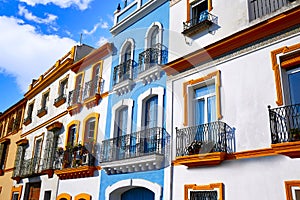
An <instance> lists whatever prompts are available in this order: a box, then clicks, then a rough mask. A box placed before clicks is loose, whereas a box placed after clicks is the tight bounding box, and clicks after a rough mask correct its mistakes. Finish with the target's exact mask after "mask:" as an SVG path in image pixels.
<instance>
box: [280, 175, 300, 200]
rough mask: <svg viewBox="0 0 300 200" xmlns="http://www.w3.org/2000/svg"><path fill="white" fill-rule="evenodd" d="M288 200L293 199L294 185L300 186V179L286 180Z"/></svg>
mask: <svg viewBox="0 0 300 200" xmlns="http://www.w3.org/2000/svg"><path fill="white" fill-rule="evenodd" d="M284 184H285V193H286V200H293V195H292V187H299V188H300V180H293V181H285V182H284Z"/></svg>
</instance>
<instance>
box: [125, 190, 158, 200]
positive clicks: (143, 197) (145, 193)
mask: <svg viewBox="0 0 300 200" xmlns="http://www.w3.org/2000/svg"><path fill="white" fill-rule="evenodd" d="M134 199H138V200H154V193H153V192H152V191H151V190H148V189H147V188H143V187H137V188H132V189H130V190H127V191H126V192H124V193H122V195H121V200H134Z"/></svg>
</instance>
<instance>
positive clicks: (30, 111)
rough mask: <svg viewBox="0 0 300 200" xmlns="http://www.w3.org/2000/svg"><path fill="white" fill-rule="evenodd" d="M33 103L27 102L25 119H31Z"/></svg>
mask: <svg viewBox="0 0 300 200" xmlns="http://www.w3.org/2000/svg"><path fill="white" fill-rule="evenodd" d="M33 106H34V103H31V104H29V106H28V110H27V119H32V111H33Z"/></svg>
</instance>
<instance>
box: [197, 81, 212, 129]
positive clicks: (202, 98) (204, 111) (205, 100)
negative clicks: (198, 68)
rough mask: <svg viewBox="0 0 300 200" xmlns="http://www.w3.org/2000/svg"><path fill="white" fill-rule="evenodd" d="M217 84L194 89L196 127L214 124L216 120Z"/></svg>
mask: <svg viewBox="0 0 300 200" xmlns="http://www.w3.org/2000/svg"><path fill="white" fill-rule="evenodd" d="M215 92H216V91H215V84H210V85H205V86H201V87H200V88H196V89H194V99H193V102H192V110H193V111H194V116H193V117H192V119H194V125H200V124H204V123H209V122H213V121H215V120H216V94H215Z"/></svg>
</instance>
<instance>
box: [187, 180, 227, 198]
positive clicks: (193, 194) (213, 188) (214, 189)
mask: <svg viewBox="0 0 300 200" xmlns="http://www.w3.org/2000/svg"><path fill="white" fill-rule="evenodd" d="M223 197H224V194H223V183H212V184H209V185H196V184H188V185H184V199H185V200H199V199H200V200H223V199H224V198H223Z"/></svg>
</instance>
